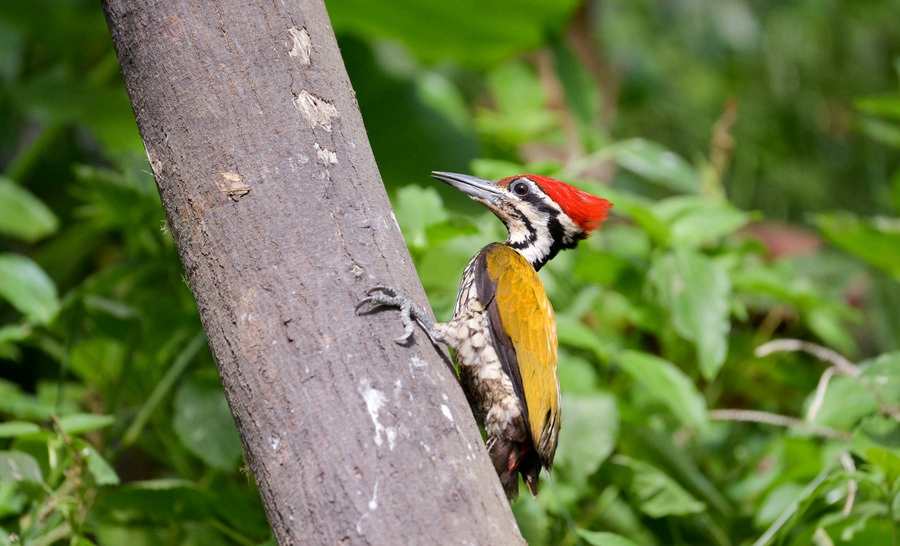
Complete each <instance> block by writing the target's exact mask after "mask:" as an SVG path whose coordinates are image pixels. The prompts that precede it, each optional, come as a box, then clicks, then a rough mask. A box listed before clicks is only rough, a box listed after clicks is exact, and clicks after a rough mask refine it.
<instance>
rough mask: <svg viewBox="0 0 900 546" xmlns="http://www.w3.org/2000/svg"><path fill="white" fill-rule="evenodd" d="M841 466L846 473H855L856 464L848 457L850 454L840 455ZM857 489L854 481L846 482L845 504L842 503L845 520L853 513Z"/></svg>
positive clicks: (857, 485) (857, 486)
mask: <svg viewBox="0 0 900 546" xmlns="http://www.w3.org/2000/svg"><path fill="white" fill-rule="evenodd" d="M841 466H843V467H844V470H846V471H847V472H856V463H854V462H853V457H851V456H850V453H848V452H846V451H845V452H844V453H841ZM858 489H859V484H858V483H857V482H856V480H850V481H849V482H847V502H845V503H844V512H843V513H844V517H845V518H846V517H847V516H849V515H850V512H852V511H853V501H854V500H855V499H856V491H857V490H858Z"/></svg>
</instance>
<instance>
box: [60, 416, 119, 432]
mask: <svg viewBox="0 0 900 546" xmlns="http://www.w3.org/2000/svg"><path fill="white" fill-rule="evenodd" d="M115 422H116V418H115V417H113V416H112V415H97V414H94V413H75V414H72V415H66V416H65V417H61V418H60V419H59V424H60V426H61V427H62V429H63V430H64V431H65V432H66V433H67V434H84V433H85V432H90V431H92V430H97V429H101V428H105V427H108V426H110V425H112V424H113V423H115Z"/></svg>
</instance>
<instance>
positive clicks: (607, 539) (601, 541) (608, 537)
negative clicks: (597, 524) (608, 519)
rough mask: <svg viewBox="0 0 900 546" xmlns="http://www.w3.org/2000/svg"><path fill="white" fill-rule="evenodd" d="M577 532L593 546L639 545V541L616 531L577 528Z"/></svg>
mask: <svg viewBox="0 0 900 546" xmlns="http://www.w3.org/2000/svg"><path fill="white" fill-rule="evenodd" d="M576 532H577V533H578V536H580V537H581V538H583V539H584V541H585V542H587V543H588V544H590V545H591V546H638V543H637V542H634V541H633V540H631V539H629V538H625V537H623V536H622V535H617V534H615V533H606V532H601V533H598V532H597V531H586V530H584V529H576Z"/></svg>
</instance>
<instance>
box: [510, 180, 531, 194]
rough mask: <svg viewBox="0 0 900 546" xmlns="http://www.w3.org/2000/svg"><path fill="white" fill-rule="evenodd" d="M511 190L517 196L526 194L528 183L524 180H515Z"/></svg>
mask: <svg viewBox="0 0 900 546" xmlns="http://www.w3.org/2000/svg"><path fill="white" fill-rule="evenodd" d="M512 191H513V193H514V194H516V195H518V196H520V197H521V196H523V195H528V184H526V183H525V182H516V183H515V184H513V187H512Z"/></svg>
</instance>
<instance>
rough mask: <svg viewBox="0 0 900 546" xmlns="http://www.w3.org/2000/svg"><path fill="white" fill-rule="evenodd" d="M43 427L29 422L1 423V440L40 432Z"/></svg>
mask: <svg viewBox="0 0 900 546" xmlns="http://www.w3.org/2000/svg"><path fill="white" fill-rule="evenodd" d="M40 431H41V427H39V426H37V425H35V424H34V423H29V422H27V421H7V422H6V423H0V438H15V437H17V436H24V435H26V434H34V433H35V432H40Z"/></svg>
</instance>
